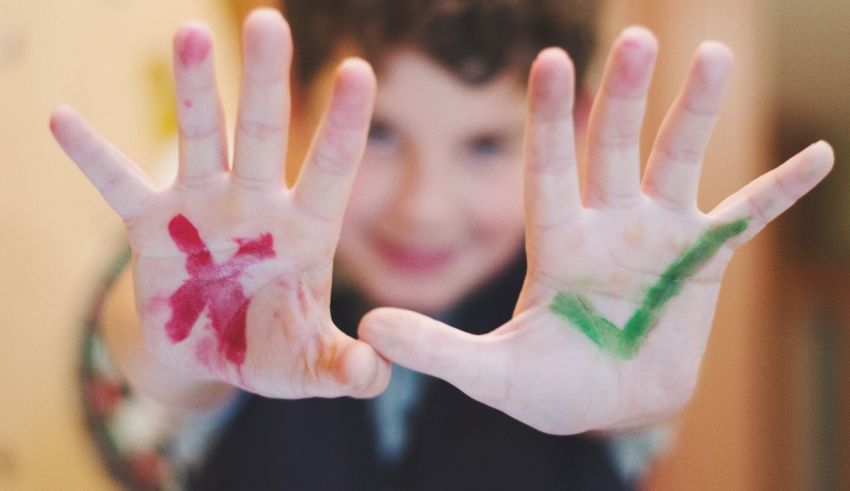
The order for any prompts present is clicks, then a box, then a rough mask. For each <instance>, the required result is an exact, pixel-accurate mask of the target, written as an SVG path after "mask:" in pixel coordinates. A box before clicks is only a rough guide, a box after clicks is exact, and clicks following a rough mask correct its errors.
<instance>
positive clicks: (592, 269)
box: [360, 28, 833, 434]
mask: <svg viewBox="0 0 850 491" xmlns="http://www.w3.org/2000/svg"><path fill="white" fill-rule="evenodd" d="M656 51H657V47H656V43H655V40H654V39H653V38H652V36H651V34H649V33H648V32H646V31H644V30H642V29H634V28H633V29H629V30H626V31H625V32H624V33H623V34H622V35H621V36H620V38H619V39H618V41H617V42H616V44H615V46H614V48H613V49H612V52H611V55H610V57H609V61H608V65H607V67H606V71H605V75H604V77H603V83H602V89H601V90H600V91H599V96H598V97H597V98H596V101H595V104H594V107H593V111H592V114H591V118H590V123H589V127H588V135H587V137H588V147H587V148H588V153H587V165H588V167H587V174H586V179H585V182H584V185H583V191H581V190H580V189H579V183H578V175H577V171H576V167H577V166H576V158H575V151H574V144H573V121H572V102H573V92H574V81H573V78H574V77H573V70H572V66H571V63H570V62H569V60H568V58H567V57H566V56H565V54H564V53H563V52H561V51H559V50H554V49H552V50H547V51H544V52H543V53H542V54H541V55H540V56H539V57H538V59H537V61H536V62H535V64H534V67H533V68H532V72H531V79H530V82H529V120H528V124H527V130H526V131H527V135H526V157H525V160H526V162H525V168H526V172H525V174H526V176H525V180H526V184H525V186H526V188H525V189H526V250H527V255H528V274H527V276H526V280H525V284H524V287H523V290H522V294H521V295H520V299H519V302H518V303H517V306H516V310H515V314H514V318H513V319H512V320H511V321H510V322H508V323H507V324H505V325H503V326H501V327H499V328H498V329H496V330H495V331H493V332H492V333H489V334H487V335H483V336H474V335H471V334H467V333H464V332H462V331H460V330H458V329H454V328H452V327H450V326H447V325H445V324H442V323H440V322H437V321H435V320H433V319H431V318H428V317H426V316H422V315H419V314H416V313H413V312H410V311H406V310H400V309H378V310H376V311H373V312H372V313H370V314H369V315H367V317H365V318H364V319H363V322H362V324H361V327H360V335H361V339H364V340H365V341H367V342H368V343H370V344H371V345H372V346H373V347H374V348H375V349H376V350H377V351H379V352H380V353H381V354H383V355H384V356H386V357H387V358H389V359H391V360H392V361H394V362H397V363H399V364H400V365H404V366H406V367H409V368H412V369H414V370H418V371H421V372H424V373H427V374H430V375H434V376H437V377H440V378H442V379H445V380H446V381H448V382H450V383H452V384H454V385H456V386H457V387H458V388H460V389H461V390H463V391H464V392H466V393H467V394H468V395H469V396H471V397H473V398H475V399H477V400H479V401H481V402H483V403H486V404H488V405H490V406H492V407H495V408H497V409H499V410H502V411H504V412H505V413H507V414H509V415H511V416H513V417H514V418H516V419H518V420H520V421H523V422H525V423H527V424H529V425H531V426H533V427H535V428H538V429H540V430H542V431H545V432H548V433H557V434H571V433H579V432H583V431H587V430H605V429H616V428H624V427H629V426H637V425H642V424H649V423H653V422H656V421H658V420H659V419H661V418H664V417H666V416H669V415H671V414H673V413H675V412H676V411H678V410H679V409H680V408H681V407H682V406H683V405H684V404H685V403H686V402H687V400H688V399H689V397H690V395H691V392H692V391H693V388H694V386H695V384H696V380H697V374H698V370H699V365H700V361H701V359H702V356H703V351H704V349H705V345H706V341H707V338H708V334H709V332H710V329H711V324H712V317H713V314H714V309H715V304H716V302H717V295H718V291H719V288H720V280H721V277H722V275H723V271H724V269H725V268H726V265H727V264H728V262H729V260H730V259H731V257H732V253H733V251H734V250H735V249H736V248H738V247H740V246H741V245H743V244H744V243H745V242H746V241H747V240H749V239H750V238H752V237H753V236H754V235H756V233H758V232H759V231H760V230H761V229H762V228H763V227H764V226H765V225H766V224H767V223H768V222H770V221H771V220H773V219H774V218H776V217H777V216H778V215H779V214H780V213H781V212H783V211H784V210H785V209H786V208H788V207H789V206H791V205H792V204H793V203H794V202H795V201H796V200H797V199H798V198H800V197H801V196H803V195H804V194H806V193H807V192H808V191H809V190H810V189H812V188H813V187H814V186H815V185H816V184H817V183H818V182H819V181H820V180H821V179H822V178H823V177H824V176H825V175H826V174H827V173H828V172H829V170H830V168H831V167H832V160H833V157H832V152H831V149H830V147H829V146H828V145H827V144H825V143H817V144H814V145H812V146H810V147H809V148H807V149H805V150H803V151H802V152H800V153H799V154H797V155H796V156H795V157H793V158H791V159H790V160H789V161H788V162H786V163H785V164H784V165H782V166H780V167H778V168H777V169H775V170H773V171H771V172H769V173H767V174H765V175H763V176H761V177H760V178H758V179H756V180H755V181H753V182H752V183H750V184H749V185H747V186H746V187H744V188H743V189H741V190H740V191H738V192H737V193H735V194H734V195H732V196H730V197H729V198H728V199H726V200H725V201H723V202H722V203H721V204H720V205H718V206H717V207H716V208H715V209H714V210H712V211H711V212H710V213H708V214H704V213H702V212H700V211H699V210H698V209H697V206H696V194H697V188H698V181H699V172H700V161H701V160H702V156H703V153H704V150H705V147H706V144H707V141H708V138H709V135H710V133H711V128H712V126H713V124H714V120H715V118H716V116H717V113H718V111H719V108H720V103H721V99H722V93H723V89H724V86H725V85H726V80H727V78H728V73H729V68H730V66H731V61H732V57H731V54H730V53H729V51H728V49H727V48H725V47H724V46H722V45H719V44H717V43H705V44H703V45H702V46H701V47H700V48H699V49H698V50H697V52H696V55H695V57H694V61H693V65H692V67H691V70H690V72H689V74H688V77H687V80H686V82H685V85H684V87H683V89H682V92H681V94H680V96H679V98H678V99H677V100H676V102H675V103H674V104H673V107H672V108H671V109H670V111H669V114H668V115H667V118H666V120H665V122H664V124H663V125H662V127H661V130H660V132H659V134H658V137H657V138H656V142H655V145H654V147H653V151H652V154H651V156H650V158H649V163H648V166H647V170H646V173H645V175H644V177H643V182H642V185H639V184H638V183H639V181H640V178H639V173H640V171H639V150H638V140H639V133H640V128H641V120H642V117H643V110H644V106H645V104H646V94H647V87H648V85H649V79H650V75H651V72H652V66H653V63H654V59H655V55H656Z"/></svg>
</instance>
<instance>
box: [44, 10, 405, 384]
mask: <svg viewBox="0 0 850 491" xmlns="http://www.w3.org/2000/svg"><path fill="white" fill-rule="evenodd" d="M210 49H211V39H210V34H209V32H208V30H207V29H206V28H205V27H204V26H199V25H187V26H185V27H184V28H182V29H181V30H180V31H179V32H178V33H177V35H176V37H175V79H176V86H177V95H178V119H179V123H180V136H181V139H180V154H181V155H180V167H179V172H178V177H177V179H176V180H175V182H174V183H173V184H171V185H170V186H168V187H167V188H165V189H164V190H161V191H154V190H153V189H152V188H151V186H150V184H149V182H148V180H147V178H146V177H145V176H144V175H143V174H142V173H141V171H139V170H138V168H137V167H136V166H135V164H133V163H132V162H130V161H129V160H127V158H126V157H124V156H123V155H121V154H120V153H119V152H118V151H117V150H115V149H114V148H113V147H111V146H110V145H109V144H108V143H107V142H106V141H104V140H103V139H102V138H101V137H99V136H98V135H96V134H95V133H94V132H93V131H92V130H91V129H90V128H89V127H88V125H86V124H85V123H84V122H83V121H82V120H81V119H80V118H79V117H78V116H77V115H76V114H74V113H73V112H71V111H70V110H60V111H57V113H56V114H55V115H54V118H53V120H52V127H53V130H54V133H55V135H56V138H57V140H58V141H59V143H60V144H61V145H62V147H63V149H65V151H66V152H67V153H68V154H69V155H70V156H71V157H72V158H73V159H74V160H75V161H76V162H77V163H78V165H79V166H80V168H81V169H82V170H83V172H84V173H86V175H87V177H89V179H90V180H91V181H92V183H93V184H94V185H95V186H96V187H97V188H98V189H99V190H100V192H101V193H102V194H103V196H104V198H105V199H106V200H107V201H108V202H109V204H110V205H111V206H112V207H113V208H114V209H115V211H116V212H118V213H119V214H120V215H121V216H122V218H124V220H125V224H126V226H127V231H128V236H129V240H130V244H131V247H132V249H133V254H134V277H135V286H136V288H135V291H136V301H137V306H138V308H139V314H140V317H141V320H142V326H143V329H144V335H145V339H146V341H147V344H148V347H149V348H150V349H151V350H152V351H153V352H154V353H156V354H157V356H158V358H159V359H160V361H162V362H163V363H165V364H167V365H171V366H175V367H180V368H185V369H188V370H191V371H192V372H194V373H196V374H200V375H202V376H205V377H209V378H213V379H217V380H224V381H227V382H230V383H232V384H234V385H237V386H240V387H243V388H245V389H248V390H251V391H253V392H257V393H260V394H264V395H267V396H275V397H288V398H295V397H308V396H325V397H331V396H339V395H374V394H377V393H379V392H380V391H381V390H382V389H383V387H384V386H385V385H386V383H387V381H388V377H389V366H388V364H387V363H386V361H384V360H382V359H381V358H380V357H379V356H377V355H376V354H375V352H374V351H373V350H372V349H371V348H370V347H368V346H367V345H366V344H364V343H362V342H359V341H356V340H354V339H351V338H349V337H348V336H345V335H344V334H342V333H341V332H340V331H339V330H338V329H337V328H336V327H335V326H334V325H333V323H332V322H331V319H330V313H329V296H330V283H331V269H332V258H333V253H334V249H335V247H336V242H337V238H338V235H339V229H340V222H341V216H342V212H343V207H344V203H345V201H346V199H347V195H348V192H349V189H350V186H351V181H352V180H353V177H354V174H355V172H356V167H357V162H358V161H359V159H360V155H361V153H362V150H363V146H364V144H365V136H366V132H367V130H368V124H369V118H370V112H371V104H372V100H373V97H374V85H375V81H374V76H373V75H372V73H371V71H370V69H369V68H368V66H366V65H365V64H364V63H362V62H356V61H355V62H348V63H345V64H343V66H342V67H341V68H340V70H339V74H338V78H337V84H336V86H335V88H334V93H333V96H332V98H331V102H330V107H329V109H328V112H327V113H326V115H325V119H324V122H323V124H322V127H321V128H320V129H319V131H318V134H317V138H316V141H315V143H314V146H313V147H312V149H311V151H310V154H309V155H308V157H307V160H306V162H305V163H304V167H303V171H302V173H301V175H300V177H299V180H298V182H297V183H296V185H295V186H294V187H293V188H292V189H287V188H286V187H285V186H284V184H283V176H282V174H283V161H284V155H285V151H286V137H285V136H286V133H287V125H288V121H287V117H288V113H289V108H288V105H289V101H288V96H289V94H288V73H287V68H288V65H289V58H290V56H291V42H290V40H289V36H288V31H287V28H286V25H285V23H284V22H283V20H282V18H281V17H280V15H279V14H277V13H273V12H271V11H258V12H257V13H254V14H252V15H251V16H250V17H249V18H248V20H247V21H246V26H245V69H244V76H243V87H242V94H241V98H240V110H239V117H238V128H237V132H236V138H235V148H234V158H233V164H232V166H231V165H229V163H228V161H227V150H226V148H227V144H226V138H225V130H224V123H223V118H222V116H221V109H220V102H219V99H218V94H217V91H216V89H215V79H214V71H213V65H212V55H211V53H210Z"/></svg>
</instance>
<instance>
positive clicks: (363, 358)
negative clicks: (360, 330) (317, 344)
mask: <svg viewBox="0 0 850 491" xmlns="http://www.w3.org/2000/svg"><path fill="white" fill-rule="evenodd" d="M334 351H335V352H334V354H333V364H332V371H333V375H334V378H335V379H336V381H337V383H339V384H340V385H341V386H342V387H346V388H347V389H348V391H349V392H348V393H347V394H346V395H349V396H351V397H358V398H369V397H375V396H378V395H380V394H381V393H382V392H383V391H384V390H385V389H386V388H387V385H389V383H390V373H391V370H392V368H391V366H390V363H389V362H388V361H387V360H386V359H385V358H384V357H382V356H381V355H379V354H378V353H376V352H375V350H374V349H372V347H371V346H369V345H368V344H366V343H364V342H363V341H358V340H356V339H351V338H349V337H348V336H345V339H344V340H341V341H340V342H338V344H337V346H336V349H335V350H334Z"/></svg>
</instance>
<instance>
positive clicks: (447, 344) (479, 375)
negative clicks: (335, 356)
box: [359, 308, 495, 395]
mask: <svg viewBox="0 0 850 491" xmlns="http://www.w3.org/2000/svg"><path fill="white" fill-rule="evenodd" d="M359 335H360V339H362V340H364V341H366V342H367V343H369V344H370V345H371V346H372V347H374V348H375V350H377V351H378V352H379V353H381V354H382V355H383V356H385V357H387V358H389V359H390V360H391V361H392V362H394V363H398V364H399V365H402V366H404V367H407V368H410V369H412V370H416V371H418V372H422V373H425V374H427V375H432V376H434V377H438V378H441V379H443V380H445V381H446V382H448V383H450V384H452V385H454V386H455V387H457V388H459V389H460V390H462V391H464V392H466V393H468V394H476V395H478V394H482V393H485V392H486V391H487V389H486V387H485V386H486V385H487V384H488V381H489V380H490V379H489V378H488V377H487V374H488V373H490V372H491V370H490V369H489V368H490V365H492V364H494V360H495V359H494V357H492V356H491V355H493V354H494V353H495V350H491V349H488V348H489V345H488V344H487V342H486V341H484V339H483V338H481V337H479V336H474V335H472V334H469V333H466V332H463V331H460V330H458V329H455V328H453V327H451V326H448V325H446V324H443V323H442V322H438V321H436V320H434V319H431V318H430V317H427V316H425V315H421V314H417V313H415V312H411V311H409V310H403V309H393V308H380V309H376V310H373V311H371V312H369V313H368V314H366V316H364V317H363V319H362V320H361V321H360V328H359ZM491 375H492V374H491Z"/></svg>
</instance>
